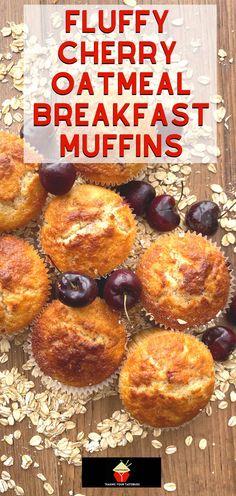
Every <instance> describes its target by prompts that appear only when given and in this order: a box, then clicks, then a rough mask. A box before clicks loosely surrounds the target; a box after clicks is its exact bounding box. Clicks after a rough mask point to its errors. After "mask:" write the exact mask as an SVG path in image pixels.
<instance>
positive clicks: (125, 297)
mask: <svg viewBox="0 0 236 496" xmlns="http://www.w3.org/2000/svg"><path fill="white" fill-rule="evenodd" d="M126 302H127V294H126V293H124V311H125V315H126V317H127V320H128V322H130V318H129V314H128V312H127V306H126Z"/></svg>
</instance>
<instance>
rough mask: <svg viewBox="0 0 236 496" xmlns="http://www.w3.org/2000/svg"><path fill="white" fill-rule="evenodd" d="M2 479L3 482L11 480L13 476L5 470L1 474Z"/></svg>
mask: <svg viewBox="0 0 236 496" xmlns="http://www.w3.org/2000/svg"><path fill="white" fill-rule="evenodd" d="M1 478H2V479H3V480H10V478H11V476H10V474H9V472H7V471H6V470H3V471H2V473H1Z"/></svg>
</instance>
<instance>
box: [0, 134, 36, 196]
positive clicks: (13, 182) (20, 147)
mask: <svg viewBox="0 0 236 496" xmlns="http://www.w3.org/2000/svg"><path fill="white" fill-rule="evenodd" d="M32 154H33V151H32ZM35 157H36V153H35ZM38 167H39V165H38V163H32V164H26V163H24V140H23V139H21V138H19V137H17V136H15V135H13V134H10V133H6V132H4V131H0V181H1V189H0V202H9V201H10V202H13V201H14V200H17V198H19V197H20V196H22V195H23V196H24V192H25V188H26V186H27V183H29V182H30V180H32V179H33V177H34V174H35V173H36V172H37V171H38Z"/></svg>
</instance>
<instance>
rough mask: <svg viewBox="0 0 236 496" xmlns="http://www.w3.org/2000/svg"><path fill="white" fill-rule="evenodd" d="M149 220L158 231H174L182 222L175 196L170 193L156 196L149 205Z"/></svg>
mask: <svg viewBox="0 0 236 496" xmlns="http://www.w3.org/2000/svg"><path fill="white" fill-rule="evenodd" d="M147 221H148V223H149V225H150V226H151V227H152V228H153V229H156V230H157V231H161V232H167V231H173V229H175V228H176V227H177V226H178V225H179V223H180V216H179V214H178V212H177V208H176V202H175V199H174V197H173V196H170V195H160V196H156V198H154V200H152V203H151V204H150V205H149V207H148V210H147Z"/></svg>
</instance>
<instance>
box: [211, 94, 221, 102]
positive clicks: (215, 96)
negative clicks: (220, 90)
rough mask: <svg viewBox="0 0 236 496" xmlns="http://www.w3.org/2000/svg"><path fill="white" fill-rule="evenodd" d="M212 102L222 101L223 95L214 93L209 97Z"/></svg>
mask: <svg viewBox="0 0 236 496" xmlns="http://www.w3.org/2000/svg"><path fill="white" fill-rule="evenodd" d="M210 101H211V102H212V103H221V102H223V97H222V96H221V95H214V96H212V97H211V98H210Z"/></svg>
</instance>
